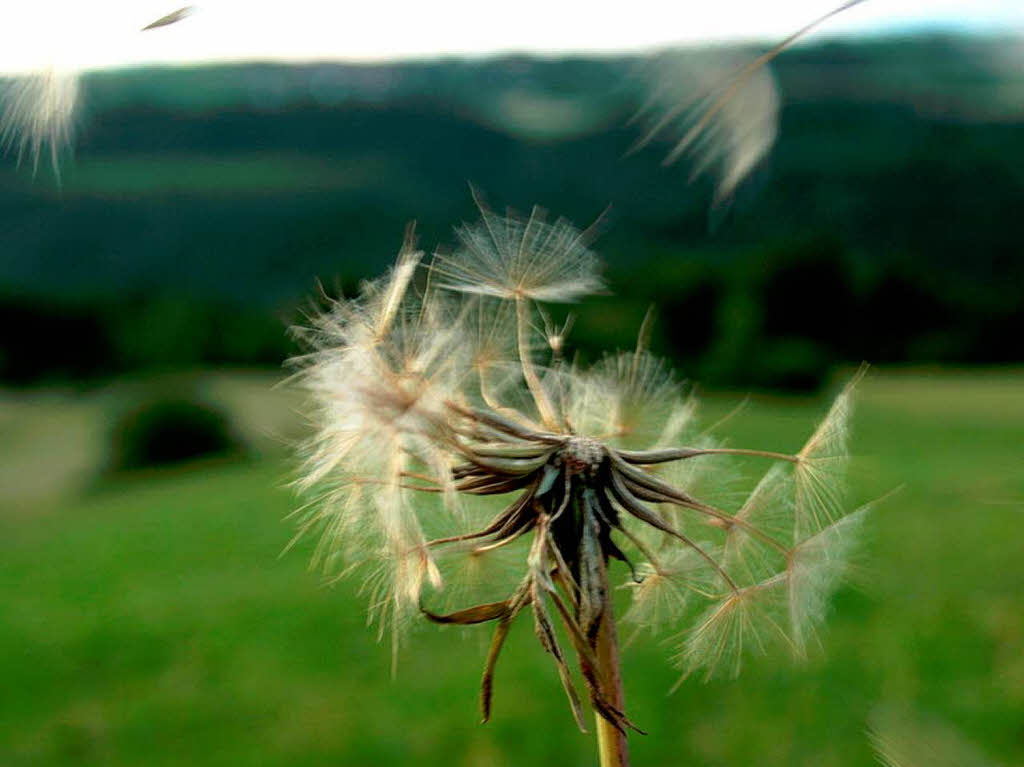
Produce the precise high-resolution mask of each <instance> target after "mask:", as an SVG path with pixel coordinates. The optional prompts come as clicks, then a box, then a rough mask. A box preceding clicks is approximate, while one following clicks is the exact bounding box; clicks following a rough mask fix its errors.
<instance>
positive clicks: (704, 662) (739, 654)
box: [677, 579, 785, 679]
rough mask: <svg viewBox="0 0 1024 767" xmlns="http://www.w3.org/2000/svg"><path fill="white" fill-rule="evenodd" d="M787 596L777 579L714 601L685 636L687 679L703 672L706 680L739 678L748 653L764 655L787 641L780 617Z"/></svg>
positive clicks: (683, 665) (683, 663)
mask: <svg viewBox="0 0 1024 767" xmlns="http://www.w3.org/2000/svg"><path fill="white" fill-rule="evenodd" d="M784 596H785V589H784V586H783V584H782V581H781V579H773V580H769V581H765V582H763V583H758V584H755V585H752V586H747V587H744V588H742V589H739V590H738V591H736V592H733V593H731V594H729V595H728V596H727V597H725V598H724V599H722V600H720V601H717V602H713V603H712V604H711V605H710V606H709V607H708V608H707V609H706V610H705V611H704V612H703V613H701V615H700V616H698V618H697V620H696V623H695V625H694V626H693V628H692V629H690V630H689V631H688V632H686V633H684V634H683V637H682V639H683V645H682V649H681V650H680V652H679V655H678V656H677V661H678V663H679V666H680V668H681V669H682V670H683V679H685V678H687V677H689V676H690V675H691V674H693V673H695V672H697V671H701V670H702V671H703V675H704V678H705V679H710V678H711V677H712V676H716V675H724V676H728V677H735V676H737V675H738V674H739V672H740V669H741V668H742V665H743V656H744V654H746V653H751V652H752V653H754V654H758V655H764V654H766V653H767V652H768V650H769V648H771V647H772V646H774V645H776V644H779V643H780V642H784V641H785V628H784V624H783V623H782V621H781V620H780V617H779V616H780V613H781V611H780V606H781V605H782V604H783V600H784Z"/></svg>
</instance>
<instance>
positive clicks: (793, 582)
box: [786, 507, 868, 656]
mask: <svg viewBox="0 0 1024 767" xmlns="http://www.w3.org/2000/svg"><path fill="white" fill-rule="evenodd" d="M867 512H868V508H867V507H864V508H862V509H859V510H857V511H855V512H853V513H850V514H847V515H846V516H845V517H843V518H841V519H839V520H838V521H836V522H834V523H832V524H831V525H829V526H828V527H826V528H825V529H823V530H821V531H820V532H818V533H816V534H815V535H813V536H811V537H810V538H808V539H807V540H805V541H801V542H800V543H798V544H797V545H796V546H795V547H794V548H793V550H792V551H791V552H790V553H789V555H788V562H787V566H786V577H787V584H786V585H787V598H788V600H789V624H790V625H789V627H790V632H789V638H790V641H791V643H792V645H793V649H794V650H795V651H796V653H797V655H798V656H803V655H804V654H805V653H806V651H807V646H808V644H809V642H810V640H812V639H813V638H814V636H815V631H816V627H817V626H818V625H819V624H820V623H821V622H822V621H823V620H824V618H825V613H826V609H827V607H828V600H829V597H831V596H832V593H833V592H834V591H835V590H836V587H837V586H838V585H839V583H840V581H841V579H842V578H843V576H844V575H845V574H846V571H847V568H848V567H849V559H850V553H851V549H852V548H853V546H854V545H855V544H857V543H858V542H859V540H860V539H859V535H858V534H859V532H860V527H861V526H862V525H863V522H864V517H865V515H866V514H867Z"/></svg>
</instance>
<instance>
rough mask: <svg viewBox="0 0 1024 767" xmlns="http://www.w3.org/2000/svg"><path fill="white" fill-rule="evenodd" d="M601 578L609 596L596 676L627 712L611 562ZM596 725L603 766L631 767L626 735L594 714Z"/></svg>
mask: <svg viewBox="0 0 1024 767" xmlns="http://www.w3.org/2000/svg"><path fill="white" fill-rule="evenodd" d="M601 578H602V579H603V581H604V583H603V584H602V585H603V587H604V589H603V590H604V593H605V594H606V595H608V596H607V600H606V601H605V608H604V612H603V614H602V616H601V624H600V627H599V628H598V632H597V646H596V648H595V650H596V652H595V655H596V656H597V663H598V668H597V673H598V674H599V675H600V678H601V682H602V685H601V686H602V688H603V690H604V693H605V695H606V696H607V698H608V702H609V703H611V704H612V705H613V706H615V708H617V709H618V710H619V711H623V710H624V705H623V697H622V675H621V673H620V670H619V641H618V637H617V636H616V633H615V610H614V608H613V606H612V599H611V594H612V591H611V588H610V587H609V584H608V562H607V561H605V562H603V563H602V567H601ZM594 718H595V721H596V724H597V749H598V753H599V754H600V757H601V767H629V752H628V749H627V747H626V736H625V734H624V733H623V732H621V731H620V730H619V729H618V728H617V727H616V726H615V725H613V724H612V723H611V722H609V721H608V720H607V719H605V718H604V717H603V716H601V715H600V714H598V713H596V712H595V713H594Z"/></svg>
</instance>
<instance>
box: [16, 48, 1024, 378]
mask: <svg viewBox="0 0 1024 767" xmlns="http://www.w3.org/2000/svg"><path fill="white" fill-rule="evenodd" d="M1022 64H1024V42H1022V41H1020V40H1011V39H995V38H981V39H975V38H971V39H952V38H936V37H920V38H908V39H893V40H879V41H870V42H847V43H829V44H826V45H821V46H817V47H803V48H799V49H796V50H793V51H791V52H788V53H787V54H785V55H784V56H783V57H782V58H781V59H780V60H779V62H778V65H777V67H776V69H775V75H776V78H777V80H778V83H779V86H780V89H781V92H782V97H783V111H782V119H781V133H780V140H779V143H778V145H777V146H776V147H775V149H774V150H773V152H772V154H771V155H770V157H769V158H768V160H767V161H766V163H765V164H764V165H763V167H762V168H761V169H760V170H759V172H758V173H757V174H756V175H755V177H754V178H753V179H752V180H751V181H750V182H748V183H747V184H746V186H745V187H743V188H742V189H741V190H740V193H739V194H738V196H737V199H736V200H734V201H733V202H732V204H730V205H728V206H724V207H721V206H720V207H715V206H713V205H712V204H711V196H712V195H711V191H712V190H711V187H710V182H709V181H707V180H703V179H701V180H698V181H697V182H696V183H692V184H691V183H690V181H689V175H690V172H691V170H692V168H691V167H689V166H688V165H687V164H686V163H685V162H682V163H680V164H678V165H676V166H672V167H669V168H665V167H662V159H663V158H664V156H665V154H666V152H667V149H668V146H669V145H668V144H661V145H654V146H651V147H648V148H647V149H646V150H645V151H643V152H641V153H639V154H636V155H631V156H628V157H626V156H625V155H626V153H627V150H628V149H629V148H630V146H631V145H632V144H633V142H634V141H635V140H636V139H637V137H638V136H639V134H640V131H641V128H640V127H638V126H637V125H635V124H630V118H631V117H632V116H634V115H635V114H636V113H637V110H638V109H639V108H640V106H641V105H642V104H643V102H644V99H645V96H646V92H645V88H646V82H645V77H644V72H645V61H644V60H643V59H640V58H619V59H594V60H587V59H570V60H536V59H525V58H506V59H494V60H482V61H461V60H451V61H437V62H430V63H403V64H390V65H375V66H351V65H339V64H322V63H318V64H309V65H302V66H284V65H269V64H251V65H244V66H243V65H237V66H218V67H193V68H180V69H145V70H132V71H118V72H110V73H100V74H94V75H90V76H89V77H88V78H87V79H86V82H85V84H84V102H85V109H84V111H83V114H82V116H81V118H80V120H79V133H78V139H77V141H76V146H75V151H74V155H75V156H74V158H73V159H70V160H69V161H68V162H67V164H66V165H65V167H64V169H63V174H62V179H61V183H60V184H57V183H55V181H54V180H53V179H52V178H49V177H47V176H46V175H45V174H44V173H43V172H42V171H41V172H40V174H39V176H38V177H36V178H33V177H32V174H31V172H30V170H29V169H26V168H21V169H17V168H15V167H14V162H13V160H9V161H8V162H6V163H5V164H4V165H3V166H2V167H0V378H2V379H4V380H6V381H8V382H13V383H31V382H35V381H40V380H50V379H54V378H89V377H104V376H108V375H111V374H114V373H117V372H121V371H124V370H133V369H145V368H152V367H180V366H191V365H195V364H207V363H247V364H277V363H279V362H280V360H281V359H282V358H284V357H285V356H287V355H288V354H289V353H290V346H289V342H288V340H287V338H286V335H285V330H284V329H285V326H286V325H287V324H288V323H289V322H291V321H294V320H295V319H296V317H297V308H298V307H300V306H301V305H302V303H303V301H304V300H305V299H306V297H307V296H309V295H312V294H313V293H314V292H315V290H316V285H315V280H316V279H317V278H319V279H320V280H322V281H323V282H324V283H325V284H326V285H327V286H329V290H330V289H333V287H332V286H336V287H337V289H339V290H342V291H344V290H350V289H351V288H352V286H353V285H354V284H355V282H356V281H357V280H358V279H361V278H365V277H368V276H373V275H375V274H377V273H378V272H379V271H380V270H381V269H382V268H383V267H384V266H385V265H386V264H387V263H388V262H389V261H390V260H391V259H392V258H393V255H394V253H395V252H396V250H397V248H398V246H399V244H400V242H401V237H402V231H403V228H404V226H405V224H406V222H407V221H409V220H411V219H416V220H417V221H418V231H419V233H420V235H421V240H422V244H423V246H424V247H425V248H427V249H428V250H429V249H432V248H434V247H435V245H437V244H443V243H445V242H450V241H451V236H450V232H451V226H452V225H453V224H455V223H458V222H460V221H461V220H466V219H470V218H472V217H473V216H474V210H473V205H472V201H471V198H470V195H469V192H468V188H467V182H472V183H473V184H475V185H477V186H478V187H480V188H481V189H482V190H484V192H485V194H486V195H487V196H488V198H489V199H490V201H491V203H492V204H493V205H494V206H495V207H499V208H500V207H504V206H505V205H511V206H513V207H515V208H518V209H520V210H527V209H529V207H530V206H531V205H532V204H534V203H539V204H541V205H543V206H544V207H546V208H548V209H549V210H551V211H553V213H555V214H558V215H565V216H567V217H569V218H571V219H572V220H574V221H575V222H577V223H578V224H586V223H589V222H590V221H591V220H593V219H594V218H596V217H597V216H598V215H599V214H600V213H601V211H602V210H604V209H605V207H606V206H608V205H611V211H610V214H609V216H608V221H607V225H606V227H605V234H604V236H603V237H602V238H601V239H600V240H599V242H598V243H597V249H598V250H599V251H600V252H601V254H602V256H603V257H604V259H605V261H606V262H607V264H608V269H609V280H610V283H611V285H612V287H613V289H614V290H615V292H616V296H615V297H610V298H608V299H602V300H599V301H597V302H595V303H593V304H592V305H588V306H587V307H581V310H582V314H581V317H580V321H579V322H578V324H577V330H576V332H575V335H576V340H577V342H578V344H579V345H580V347H581V348H582V351H583V353H584V354H585V355H591V356H592V355H594V354H596V353H597V350H598V349H601V348H605V347H607V346H609V345H610V346H616V345H618V346H623V345H628V344H630V342H631V339H632V333H633V332H634V331H635V328H636V326H637V325H638V324H639V319H640V317H641V316H642V314H643V312H644V311H645V310H646V307H647V306H648V304H650V303H652V302H653V303H655V304H656V305H657V306H658V307H659V311H660V318H661V321H660V323H659V335H658V337H657V338H656V346H657V347H658V349H659V351H661V352H663V353H666V354H669V355H671V356H674V357H676V358H677V359H678V360H679V361H681V362H682V363H683V365H684V370H685V371H686V373H687V374H688V375H693V376H695V377H699V378H701V379H704V380H708V381H712V382H715V383H718V384H734V385H739V386H750V385H769V386H782V387H807V386H814V385H816V384H817V383H818V382H819V381H820V380H821V378H822V376H823V375H824V374H825V372H826V371H827V370H828V369H829V368H830V367H831V366H832V365H834V364H836V363H839V362H843V361H853V362H857V361H859V360H861V359H867V360H871V361H874V362H915V363H921V362H955V363H993V362H1005V361H1019V360H1021V359H1024V347H1022V343H1021V338H1022V336H1024V310H1022V301H1021V299H1020V286H1021V285H1024V259H1022V258H1021V242H1024V218H1022V217H1021V216H1020V214H1019V210H1020V204H1021V201H1022V200H1024V67H1022V66H1021V65H1022Z"/></svg>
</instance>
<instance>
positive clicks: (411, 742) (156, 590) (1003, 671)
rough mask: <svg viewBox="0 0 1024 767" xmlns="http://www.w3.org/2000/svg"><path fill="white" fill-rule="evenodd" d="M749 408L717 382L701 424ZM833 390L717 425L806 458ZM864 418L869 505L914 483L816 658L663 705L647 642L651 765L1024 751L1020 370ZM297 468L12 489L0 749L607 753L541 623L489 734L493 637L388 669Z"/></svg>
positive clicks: (442, 760) (643, 680)
mask: <svg viewBox="0 0 1024 767" xmlns="http://www.w3.org/2000/svg"><path fill="white" fill-rule="evenodd" d="M738 399H739V398H738V397H730V396H725V395H718V396H711V397H709V398H708V401H707V407H706V412H707V417H708V420H709V421H713V420H714V419H715V418H716V417H717V416H720V415H722V414H724V413H726V412H728V411H729V410H730V409H731V408H732V406H733V405H735V404H736V402H737V401H738ZM826 405H827V402H826V400H825V399H813V400H803V399H791V398H760V397H754V398H752V400H751V402H750V403H749V405H748V406H747V407H746V408H745V409H743V410H742V411H741V412H740V413H739V414H738V415H736V416H735V417H733V418H732V419H731V420H730V421H729V422H728V424H727V425H726V426H725V427H723V429H722V431H723V433H725V434H728V435H730V441H731V442H732V443H733V444H737V445H739V444H743V445H745V446H758V447H766V448H772V449H795V448H797V447H799V445H800V443H801V442H802V440H803V439H804V437H805V436H806V435H807V434H808V433H809V431H810V429H812V428H813V425H814V422H815V420H816V419H817V418H818V417H819V416H820V415H821V414H822V412H823V409H824V408H825V407H826ZM854 424H855V432H854V449H855V452H856V453H858V454H859V455H861V456H863V457H862V458H861V459H860V461H859V464H858V467H857V470H856V474H855V476H856V479H857V496H858V497H859V498H860V499H867V498H871V497H874V496H878V495H881V494H883V493H885V492H886V491H888V490H890V489H892V488H894V487H897V486H902V490H901V491H900V492H899V493H898V494H896V495H894V496H892V497H890V498H888V499H887V500H886V501H885V502H884V503H883V504H882V505H881V506H880V507H879V508H878V509H877V511H876V513H874V515H873V516H872V517H871V518H870V524H869V526H868V527H869V532H870V536H869V539H868V541H867V543H866V545H865V547H864V557H863V562H864V569H863V571H862V573H861V575H862V577H861V579H860V580H861V581H862V584H861V586H860V587H859V588H857V589H853V588H848V589H845V590H844V591H842V592H841V593H840V594H839V595H838V598H837V599H836V601H835V609H834V612H833V615H832V618H831V620H830V622H829V624H828V626H827V627H826V630H825V631H824V632H823V634H822V647H821V650H820V652H817V653H815V654H814V655H813V656H812V658H811V659H810V660H809V661H808V662H806V663H804V664H803V665H795V664H794V663H792V662H791V661H789V660H788V659H785V658H781V657H764V658H759V659H755V660H754V661H753V662H751V663H749V664H748V665H747V667H746V669H745V670H744V673H743V674H742V675H741V677H740V678H739V679H738V680H735V681H731V680H729V681H716V682H712V683H708V684H704V683H700V682H696V681H689V682H687V683H685V684H684V685H683V686H682V687H681V688H680V689H679V691H678V692H677V693H675V694H674V695H672V696H668V695H667V692H668V690H669V688H670V687H671V686H672V684H673V682H674V681H675V679H676V673H675V671H674V669H673V668H672V666H671V665H670V663H669V660H668V658H669V655H670V653H671V648H670V647H667V646H665V645H664V644H661V643H659V642H658V640H657V639H656V638H649V637H642V638H640V639H638V640H637V641H636V642H634V643H633V644H631V645H630V646H629V647H628V649H627V650H626V652H625V660H624V664H625V668H624V674H625V686H626V696H627V704H628V709H629V712H630V715H631V718H632V719H633V720H634V721H635V722H637V723H638V724H639V725H640V726H642V727H643V728H644V729H646V730H647V731H648V732H649V733H650V734H649V735H647V736H646V737H641V736H634V737H632V738H631V744H632V751H633V760H634V764H635V765H637V766H638V767H641V766H643V765H658V766H659V767H660V766H661V765H736V766H737V767H739V766H743V767H746V766H747V765H759V766H762V767H770V766H772V765H779V766H780V767H781V766H783V765H785V766H787V767H788V766H790V765H814V766H815V767H831V766H838V765H843V767H847V766H852V765H865V766H866V765H870V764H873V757H872V755H871V751H870V747H869V743H868V740H867V738H866V736H865V728H866V726H867V722H868V719H869V716H870V714H871V712H872V711H873V710H875V709H876V708H877V707H878V706H880V705H888V706H907V707H910V708H912V709H913V710H915V711H918V712H921V713H923V714H924V715H927V716H930V717H933V718H936V719H938V720H941V721H944V722H946V723H947V724H948V725H949V726H950V727H951V728H953V729H955V730H956V731H958V732H959V733H961V734H962V735H963V737H965V738H967V739H969V740H972V741H974V742H975V743H977V744H978V745H979V746H980V747H981V748H982V749H983V750H984V751H985V752H987V753H988V754H989V755H990V756H991V757H992V758H993V759H995V760H997V761H1002V762H1004V763H1007V764H1012V763H1014V762H1017V763H1021V762H1024V542H1022V541H1024V538H1022V536H1021V534H1020V531H1021V528H1022V525H1024V514H1022V512H1024V506H1022V503H1021V499H1022V498H1024V467H1022V460H1021V459H1022V455H1021V453H1022V451H1021V447H1022V444H1024V375H1021V374H1019V373H1010V372H1007V373H1004V374H992V375H981V374H974V375H968V374H942V375H938V374H937V375H935V376H925V375H902V376H901V375H895V374H878V375H876V376H875V377H874V378H872V379H870V380H869V381H868V382H867V383H866V384H865V385H864V387H863V390H862V397H861V407H860V409H859V411H858V413H857V415H856V418H855V421H854ZM45 460H46V457H45V455H44V456H41V457H40V461H42V463H40V464H39V465H38V466H37V469H36V470H38V471H41V472H45V471H46V464H45ZM23 465H24V464H23ZM286 477H287V463H286V462H285V461H283V460H281V458H280V456H278V457H274V456H273V455H272V454H265V455H264V457H262V458H258V459H253V460H252V461H250V462H248V463H234V464H224V463H221V464H206V465H202V466H194V467H191V468H189V469H179V470H168V471H165V472H157V473H151V474H145V475H138V476H134V477H131V478H128V479H122V480H119V481H117V482H107V483H104V484H102V485H101V486H99V488H94V489H92V490H89V491H88V492H84V493H79V494H77V495H75V496H71V497H69V496H65V497H64V499H63V500H56V501H55V500H53V499H49V500H46V501H42V500H40V501H38V502H36V503H34V504H33V503H27V502H25V501H23V500H21V501H19V502H17V503H14V502H12V501H8V502H6V504H5V503H4V502H2V500H0V679H2V680H3V694H2V695H0V765H4V766H5V767H7V766H13V765H23V764H24V765H30V764H31V765H34V764H68V765H93V764H95V765H181V764H190V765H335V766H336V765H348V764H351V765H389V764H394V765H414V764H443V765H517V766H519V765H559V767H569V766H570V765H593V764H594V763H595V760H596V756H595V752H596V749H595V747H594V744H593V743H592V738H591V737H590V736H585V735H581V734H580V733H579V732H577V731H576V729H575V728H574V726H573V723H572V719H571V716H570V714H569V712H568V709H567V707H566V705H565V702H564V698H563V695H562V692H561V689H560V687H559V684H558V680H557V678H556V675H555V672H554V669H553V667H552V665H551V663H550V662H549V661H548V660H547V659H546V658H545V657H543V656H542V652H541V651H540V649H539V648H538V647H537V645H536V641H535V639H534V637H533V636H532V631H531V628H530V626H529V622H528V621H520V622H519V623H518V624H517V625H516V626H515V627H514V628H513V631H512V635H511V637H510V642H509V647H508V650H507V652H506V654H505V655H504V656H503V657H502V659H501V662H500V664H499V667H498V676H497V686H496V694H495V710H494V717H493V719H492V721H491V722H490V723H489V724H487V725H480V724H478V713H477V698H476V696H477V683H478V677H479V673H480V669H481V666H482V663H483V658H484V654H485V652H486V644H487V640H488V638H489V632H488V630H487V629H486V628H482V627H481V628H479V630H473V628H454V627H452V628H449V627H437V626H432V625H422V626H419V627H417V628H416V629H415V630H414V631H413V632H412V634H411V635H410V636H409V638H408V640H407V641H406V644H405V646H404V647H403V648H402V651H401V653H400V658H399V666H398V675H397V678H395V679H392V678H391V674H390V651H389V649H388V647H387V646H386V645H382V644H378V643H377V642H376V638H375V635H374V634H373V632H371V631H368V630H367V629H366V628H365V618H364V610H363V600H362V599H361V598H360V597H359V595H358V594H357V591H358V584H356V583H352V582H342V583H340V584H338V585H337V586H335V587H332V588H325V587H324V586H323V585H322V583H321V579H320V578H319V577H318V576H317V575H316V574H314V573H310V572H309V571H308V570H307V567H306V563H307V560H308V555H309V548H310V547H309V545H308V544H304V545H300V546H299V547H298V548H297V549H295V550H292V551H291V552H289V553H288V554H287V555H286V556H284V557H283V558H279V556H278V555H279V554H280V552H281V550H282V548H283V547H284V545H285V543H286V542H287V541H288V539H289V538H290V537H291V534H292V530H291V527H290V525H289V523H288V522H286V521H284V517H285V515H286V514H287V512H288V511H289V510H290V509H291V508H292V507H293V505H294V501H293V499H292V496H291V495H290V493H289V492H288V491H287V490H285V489H283V488H282V485H283V482H284V480H285V479H286ZM623 596H624V595H623Z"/></svg>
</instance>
